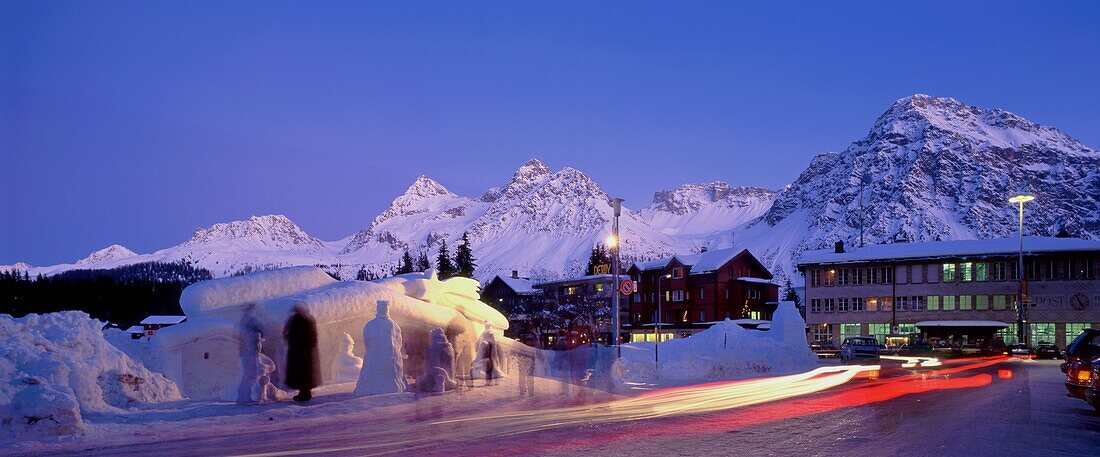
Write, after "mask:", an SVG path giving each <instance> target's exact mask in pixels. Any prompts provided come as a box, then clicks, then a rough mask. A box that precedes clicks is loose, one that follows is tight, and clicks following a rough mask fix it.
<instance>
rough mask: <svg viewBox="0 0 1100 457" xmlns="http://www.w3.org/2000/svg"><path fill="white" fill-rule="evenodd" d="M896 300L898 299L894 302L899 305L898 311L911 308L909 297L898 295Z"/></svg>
mask: <svg viewBox="0 0 1100 457" xmlns="http://www.w3.org/2000/svg"><path fill="white" fill-rule="evenodd" d="M896 300H897V301H896V302H895V303H894V304H895V305H897V310H898V311H908V310H909V297H897V298H896Z"/></svg>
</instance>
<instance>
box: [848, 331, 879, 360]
mask: <svg viewBox="0 0 1100 457" xmlns="http://www.w3.org/2000/svg"><path fill="white" fill-rule="evenodd" d="M880 355H881V351H880V349H879V345H878V340H876V339H874V338H871V337H868V336H849V337H847V338H845V339H844V342H843V343H841V345H840V360H842V361H844V362H849V361H852V360H855V359H871V360H878V359H879V356H880Z"/></svg>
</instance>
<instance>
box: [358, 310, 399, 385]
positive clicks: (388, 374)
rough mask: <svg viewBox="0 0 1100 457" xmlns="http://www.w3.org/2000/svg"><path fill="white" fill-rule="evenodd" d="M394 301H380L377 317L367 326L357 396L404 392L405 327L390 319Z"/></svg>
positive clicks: (364, 334) (364, 328) (364, 333)
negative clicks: (391, 304) (391, 303)
mask: <svg viewBox="0 0 1100 457" xmlns="http://www.w3.org/2000/svg"><path fill="white" fill-rule="evenodd" d="M389 308H390V302H388V301H386V300H378V307H377V310H376V311H375V314H374V319H371V320H370V322H367V325H365V326H363V349H364V350H365V351H366V353H365V354H364V355H363V369H362V370H360V371H359V382H358V383H357V384H356V385H355V394H356V395H378V394H392V393H399V392H404V391H405V389H406V388H407V387H408V386H407V384H406V383H405V371H404V363H405V351H404V342H403V340H402V338H401V327H399V326H398V325H397V323H396V322H394V321H393V319H390V311H389Z"/></svg>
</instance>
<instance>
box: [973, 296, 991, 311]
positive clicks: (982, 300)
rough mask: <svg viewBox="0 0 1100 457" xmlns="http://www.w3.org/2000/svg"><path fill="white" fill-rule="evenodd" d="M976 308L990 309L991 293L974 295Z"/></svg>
mask: <svg viewBox="0 0 1100 457" xmlns="http://www.w3.org/2000/svg"><path fill="white" fill-rule="evenodd" d="M974 309H976V310H979V311H984V310H987V309H989V295H978V296H976V297H974Z"/></svg>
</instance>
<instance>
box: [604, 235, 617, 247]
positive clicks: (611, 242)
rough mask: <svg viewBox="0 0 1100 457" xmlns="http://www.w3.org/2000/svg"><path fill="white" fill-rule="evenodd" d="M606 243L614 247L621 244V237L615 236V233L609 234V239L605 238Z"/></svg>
mask: <svg viewBox="0 0 1100 457" xmlns="http://www.w3.org/2000/svg"><path fill="white" fill-rule="evenodd" d="M604 244H606V245H607V247H611V248H613V247H615V246H618V245H619V239H618V238H615V235H607V239H606V240H604Z"/></svg>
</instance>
